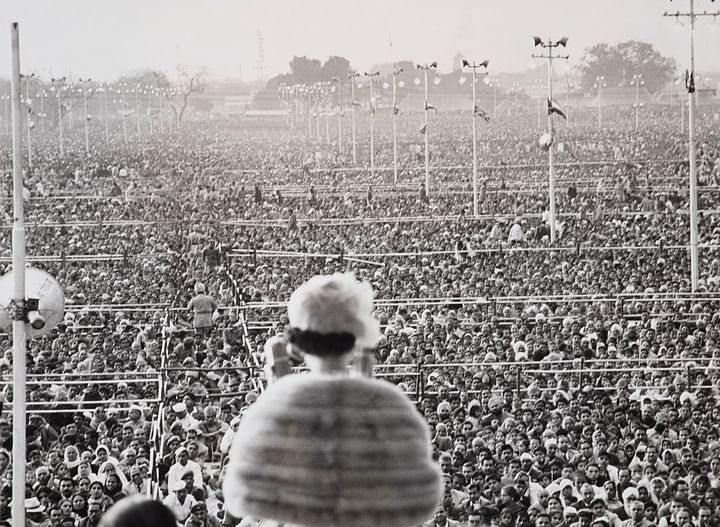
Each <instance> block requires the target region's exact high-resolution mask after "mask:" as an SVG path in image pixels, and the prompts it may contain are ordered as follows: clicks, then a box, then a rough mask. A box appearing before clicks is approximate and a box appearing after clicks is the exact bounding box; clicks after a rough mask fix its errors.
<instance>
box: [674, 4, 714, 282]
mask: <svg viewBox="0 0 720 527" xmlns="http://www.w3.org/2000/svg"><path fill="white" fill-rule="evenodd" d="M664 16H674V17H675V18H678V17H680V16H682V17H689V19H690V72H689V73H687V72H686V74H687V92H688V142H689V145H688V146H689V156H690V288H691V291H692V292H693V293H696V292H697V289H698V278H699V269H698V196H697V159H696V157H697V145H696V144H695V103H696V101H695V20H696V18H697V17H700V16H712V17H717V16H720V11H715V12H712V13H708V12H707V11H703V12H702V13H695V0H690V11H689V12H688V13H680V12H677V13H674V14H671V13H668V12H665V14H664ZM680 100H681V102H682V97H681V99H680ZM681 108H682V106H681ZM683 121H684V117H683Z"/></svg>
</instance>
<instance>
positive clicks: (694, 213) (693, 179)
mask: <svg viewBox="0 0 720 527" xmlns="http://www.w3.org/2000/svg"><path fill="white" fill-rule="evenodd" d="M694 76H695V0H690V81H689V86H690V87H692V89H688V132H689V142H690V286H691V291H692V292H693V293H695V292H697V289H698V274H699V270H698V195H697V162H696V146H697V145H696V144H695V88H694V85H695V79H694Z"/></svg>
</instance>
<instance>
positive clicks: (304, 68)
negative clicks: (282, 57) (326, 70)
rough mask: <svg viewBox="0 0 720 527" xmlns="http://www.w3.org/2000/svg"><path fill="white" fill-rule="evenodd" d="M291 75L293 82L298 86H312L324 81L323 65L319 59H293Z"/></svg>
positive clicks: (304, 57)
mask: <svg viewBox="0 0 720 527" xmlns="http://www.w3.org/2000/svg"><path fill="white" fill-rule="evenodd" d="M290 74H291V75H292V78H293V81H294V82H296V83H298V84H312V83H314V82H318V81H320V80H323V76H322V63H321V62H320V61H319V60H318V59H309V58H307V57H306V56H303V57H293V59H292V60H291V61H290Z"/></svg>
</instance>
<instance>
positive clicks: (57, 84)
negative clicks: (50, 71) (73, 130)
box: [50, 77, 66, 156]
mask: <svg viewBox="0 0 720 527" xmlns="http://www.w3.org/2000/svg"><path fill="white" fill-rule="evenodd" d="M50 84H51V86H50V91H54V92H55V95H57V105H58V132H59V141H60V155H61V156H64V155H65V147H64V145H63V113H62V92H63V91H65V88H66V84H65V77H62V78H60V79H50Z"/></svg>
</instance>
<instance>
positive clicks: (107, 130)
mask: <svg viewBox="0 0 720 527" xmlns="http://www.w3.org/2000/svg"><path fill="white" fill-rule="evenodd" d="M109 89H110V87H109V86H107V85H105V89H104V90H103V94H104V96H105V97H104V99H103V104H104V108H105V145H106V146H107V145H109V144H110V124H109V123H108V107H107V94H108V90H109ZM160 122H162V121H160Z"/></svg>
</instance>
